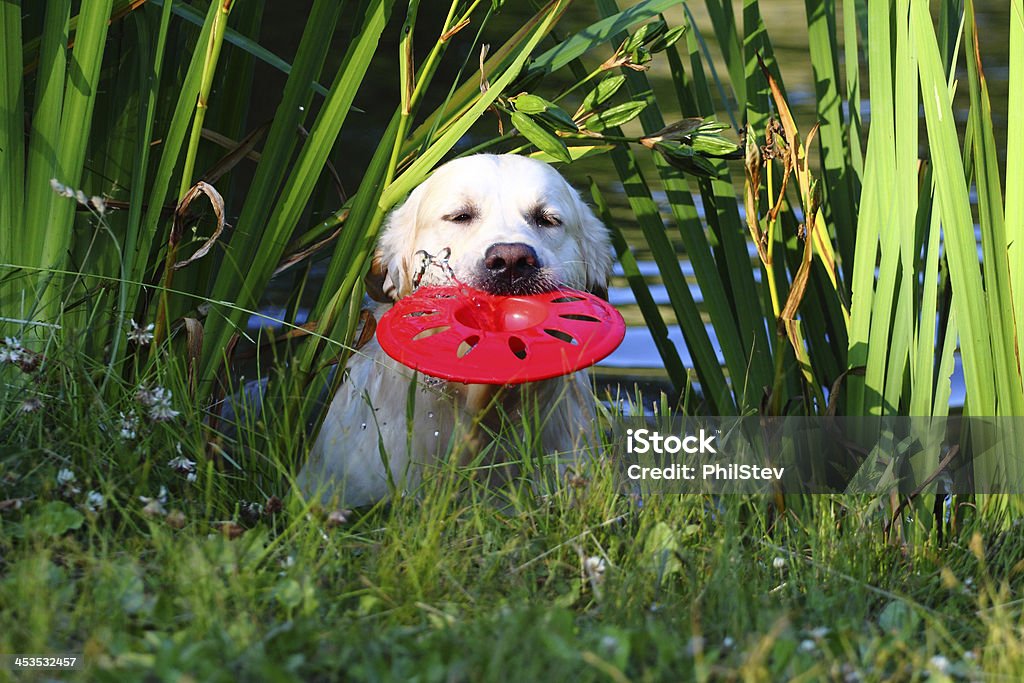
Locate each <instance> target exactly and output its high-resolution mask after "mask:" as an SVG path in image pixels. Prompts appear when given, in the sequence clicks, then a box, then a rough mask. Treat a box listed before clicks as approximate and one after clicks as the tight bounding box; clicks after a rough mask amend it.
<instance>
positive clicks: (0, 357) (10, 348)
mask: <svg viewBox="0 0 1024 683" xmlns="http://www.w3.org/2000/svg"><path fill="white" fill-rule="evenodd" d="M22 350H23V349H22V347H21V342H20V341H19V340H18V339H17V338H15V337H4V345H3V348H0V363H17V362H19V361H21V352H22Z"/></svg>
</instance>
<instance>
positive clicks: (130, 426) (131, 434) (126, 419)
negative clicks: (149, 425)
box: [118, 410, 139, 441]
mask: <svg viewBox="0 0 1024 683" xmlns="http://www.w3.org/2000/svg"><path fill="white" fill-rule="evenodd" d="M118 414H119V415H120V416H121V438H122V439H124V440H125V441H131V440H132V439H134V438H135V437H136V431H137V430H138V428H139V416H138V415H136V414H135V411H134V410H130V411H128V414H127V415H125V414H124V413H118Z"/></svg>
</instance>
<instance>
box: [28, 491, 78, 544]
mask: <svg viewBox="0 0 1024 683" xmlns="http://www.w3.org/2000/svg"><path fill="white" fill-rule="evenodd" d="M84 521H85V517H84V516H83V515H82V513H81V512H79V511H78V510H76V509H75V508H73V507H71V506H70V505H68V504H67V503H62V502H61V501H59V500H53V501H50V502H49V503H47V504H46V505H44V506H43V507H41V508H40V509H39V511H38V512H37V513H35V514H34V515H32V526H33V528H34V529H35V530H36V531H37V532H39V533H41V534H43V535H45V536H53V537H55V536H63V535H64V534H66V533H67V532H69V531H72V530H73V529H77V528H79V527H80V526H82V522H84Z"/></svg>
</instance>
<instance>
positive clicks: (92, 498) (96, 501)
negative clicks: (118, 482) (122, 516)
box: [85, 491, 107, 512]
mask: <svg viewBox="0 0 1024 683" xmlns="http://www.w3.org/2000/svg"><path fill="white" fill-rule="evenodd" d="M105 507H107V499H106V498H104V497H103V494H102V493H100V492H99V491H89V494H88V495H87V496H86V497H85V509H86V510H88V511H89V512H98V511H99V510H102V509H103V508H105Z"/></svg>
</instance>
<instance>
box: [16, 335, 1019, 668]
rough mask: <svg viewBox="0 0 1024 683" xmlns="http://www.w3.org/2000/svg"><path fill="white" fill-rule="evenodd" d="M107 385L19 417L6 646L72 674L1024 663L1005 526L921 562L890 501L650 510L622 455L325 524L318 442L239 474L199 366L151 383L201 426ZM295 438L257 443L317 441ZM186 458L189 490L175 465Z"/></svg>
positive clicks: (50, 375) (39, 374)
mask: <svg viewBox="0 0 1024 683" xmlns="http://www.w3.org/2000/svg"><path fill="white" fill-rule="evenodd" d="M57 359H60V360H57ZM100 369H101V368H100V367H97V366H94V365H90V362H89V360H88V359H87V358H84V357H80V356H75V355H74V352H73V351H69V350H64V349H59V350H56V351H55V353H54V359H52V360H50V361H49V363H48V364H47V365H46V366H44V368H43V369H42V370H36V371H35V373H34V375H33V381H34V387H33V394H34V396H35V398H37V399H38V400H39V401H40V402H41V404H42V405H41V406H39V408H38V409H36V410H33V411H30V412H26V411H25V410H24V409H23V408H24V406H22V405H21V404H19V403H16V402H12V401H9V402H6V403H4V404H3V405H2V406H0V430H2V431H3V433H4V434H5V439H4V443H5V446H4V447H3V449H2V451H0V652H4V653H50V654H53V653H64V652H69V653H78V654H81V655H82V656H83V661H84V663H85V668H84V669H82V670H80V671H76V672H74V673H73V674H71V675H69V677H68V678H69V680H111V681H113V680H118V681H120V680H182V679H181V678H180V677H181V676H189V677H191V679H192V680H204V681H206V680H209V681H215V680H225V681H228V680H290V679H295V678H297V677H298V678H302V679H304V680H329V679H331V678H332V677H336V676H338V675H342V674H343V675H344V676H345V677H347V678H349V679H351V680H396V681H398V680H402V681H404V680H421V681H433V680H438V681H443V680H455V681H460V680H465V681H474V680H509V681H523V680H552V679H556V678H558V677H564V676H573V677H574V678H575V679H579V680H595V681H605V680H618V681H621V680H638V681H643V680H652V681H657V680H722V679H733V678H735V679H742V680H765V681H773V680H781V679H788V678H803V679H804V680H821V679H833V680H922V679H923V677H924V676H925V672H930V673H931V678H930V680H949V679H948V678H943V677H942V675H941V674H942V673H943V672H944V673H945V674H946V675H948V676H951V677H952V679H953V680H977V679H979V678H980V677H982V676H983V674H984V675H987V674H997V673H1001V674H1005V675H1014V674H1016V673H1019V672H1020V671H1021V670H1022V667H1024V647H1022V646H1021V641H1020V639H1019V635H1018V634H1019V627H1020V623H1021V619H1022V618H1024V613H1022V610H1021V603H1020V600H1019V595H1020V591H1021V590H1022V589H1024V576H1022V569H1024V567H1022V566H1021V564H1020V557H1021V554H1022V551H1024V547H1022V543H1021V539H1020V534H1019V530H1017V529H1016V528H1015V529H1011V530H1005V529H1003V528H1001V527H1000V526H999V525H996V524H992V523H987V522H986V521H985V520H986V518H985V517H984V516H971V515H967V519H966V520H965V521H964V523H963V524H964V526H962V527H961V528H959V529H958V530H957V533H956V534H955V535H954V536H952V537H951V538H950V537H948V536H947V538H946V540H944V541H940V540H939V539H938V538H937V537H936V536H935V535H934V530H933V531H932V532H931V534H932V535H931V536H928V531H927V530H923V536H921V537H919V540H918V542H917V543H915V544H913V545H904V544H902V543H898V542H894V541H887V540H886V539H885V538H884V537H883V536H882V534H881V533H879V529H880V528H881V525H882V522H883V520H884V519H885V518H886V516H887V514H888V513H887V512H885V507H884V506H881V505H880V504H879V501H877V500H870V499H867V498H857V497H828V496H814V497H811V498H809V499H805V500H803V501H801V502H800V503H799V504H798V505H796V506H795V507H793V508H791V509H789V510H787V511H785V512H783V513H781V514H780V513H779V512H778V508H777V507H776V506H775V505H773V504H772V502H771V501H770V500H768V499H765V498H759V497H739V496H727V497H721V498H712V497H707V496H673V495H662V496H657V495H654V496H651V497H649V498H646V499H644V500H642V501H640V500H637V499H636V498H634V497H632V496H630V495H626V494H623V493H621V492H619V491H618V490H617V488H616V482H615V478H614V476H613V470H612V465H611V463H610V462H609V461H608V460H607V459H600V460H598V461H595V463H594V464H592V465H591V466H590V467H588V468H586V469H585V470H582V471H580V472H578V473H575V474H574V475H571V476H568V477H567V478H566V480H565V481H564V482H562V484H560V485H559V486H558V487H557V489H556V490H554V491H552V492H549V493H548V494H546V495H538V494H536V493H535V492H534V489H533V488H532V487H531V486H530V485H529V484H528V482H527V481H525V480H524V481H518V482H516V484H514V485H513V487H512V488H511V489H510V491H509V492H508V494H507V497H506V498H505V499H504V500H503V501H502V502H498V501H497V500H496V499H495V497H494V495H493V492H491V491H488V490H486V489H485V488H484V487H482V486H481V485H480V484H479V483H477V481H476V480H475V479H474V478H473V477H472V476H471V473H472V472H474V471H475V470H474V468H469V469H459V468H456V467H454V466H442V467H441V468H439V469H438V470H436V471H429V472H428V473H427V475H426V480H425V481H424V483H423V485H422V488H421V489H420V490H419V491H417V492H415V493H414V494H412V495H407V496H404V497H399V498H398V499H396V500H395V501H394V502H393V503H392V504H390V505H380V506H378V507H376V508H373V509H365V510H358V511H355V512H352V511H338V510H332V509H321V508H319V507H318V506H315V505H304V504H303V502H302V500H301V499H300V498H299V497H298V496H297V495H295V494H294V493H291V491H290V486H289V483H288V482H289V481H290V480H291V479H290V473H291V472H293V471H294V470H293V469H292V468H293V467H294V451H295V449H296V448H297V445H298V441H299V439H298V437H297V436H291V437H289V438H284V439H278V440H275V441H271V442H269V443H267V444H263V445H262V446H261V445H259V444H252V447H253V449H245V448H241V447H239V446H238V445H236V444H233V443H232V442H231V441H228V440H223V441H220V442H219V443H220V444H221V445H222V446H224V447H226V448H227V449H228V451H229V452H232V453H233V454H234V455H233V456H232V457H231V458H226V457H218V456H217V453H216V451H214V450H211V447H210V446H209V445H208V444H207V443H206V439H205V438H204V436H203V429H202V426H201V421H202V420H203V415H202V413H201V412H200V411H199V410H197V409H196V408H195V407H194V406H193V405H191V404H190V403H189V402H188V401H186V400H183V399H182V398H180V397H181V396H184V393H183V392H184V391H185V387H184V386H183V383H182V378H183V376H184V373H183V372H182V371H181V368H175V367H172V366H168V367H164V368H162V369H161V370H160V371H159V372H158V373H156V374H155V375H153V376H150V377H146V378H144V384H146V385H147V386H148V387H150V388H153V387H155V386H156V385H161V386H165V387H167V388H168V389H170V390H171V392H172V394H173V398H172V400H171V405H172V407H173V409H174V410H177V411H180V415H178V416H176V417H173V418H172V419H170V420H166V421H154V420H152V419H150V418H148V417H147V409H146V408H145V407H144V406H143V405H141V404H140V403H139V399H138V397H137V392H136V387H134V386H131V385H118V386H117V387H116V388H115V390H114V391H113V392H112V395H113V396H115V398H114V399H113V400H109V399H105V398H102V397H101V396H100V394H99V392H98V387H97V386H96V385H95V383H94V382H95V380H94V377H95V372H96V371H97V370H100ZM0 372H3V373H4V374H3V375H2V379H3V380H4V381H10V379H11V375H12V374H14V373H21V370H20V369H19V368H17V367H16V366H14V365H11V364H6V365H4V366H0ZM131 410H135V411H136V413H137V414H138V415H139V416H140V420H139V423H138V426H137V428H136V429H135V435H134V437H133V438H124V437H123V435H122V434H121V433H120V429H121V414H122V413H128V412H129V411H131ZM287 423H288V420H287V419H285V418H283V417H281V416H276V415H268V416H266V417H265V418H262V421H261V422H260V423H258V424H256V425H254V427H255V429H257V430H260V429H276V430H284V433H285V434H293V435H294V433H295V430H294V429H291V430H288V424H287ZM243 434H244V432H243ZM257 448H259V450H256V449H257ZM179 456H184V457H186V458H188V459H190V460H192V461H194V462H195V463H196V466H195V470H194V474H195V477H194V480H192V481H190V480H189V477H188V476H187V474H186V473H185V472H184V471H182V470H180V469H178V470H176V469H175V468H174V467H172V465H171V464H169V463H170V461H172V460H173V459H175V458H178V457H179ZM523 457H524V458H526V462H528V463H530V465H529V467H525V468H524V469H527V470H528V471H533V472H534V473H535V474H536V475H540V474H542V473H544V472H548V473H549V474H550V467H551V466H550V464H544V463H538V462H536V461H534V460H532V459H531V458H532V457H533V456H531V455H530V454H529V453H524V454H523ZM531 468H532V469H531ZM545 468H548V469H545ZM61 470H69V471H70V472H73V473H74V480H73V481H71V482H65V483H60V482H59V480H58V475H59V473H60V472H61ZM161 489H163V490H164V493H163V496H164V497H163V499H162V500H158V502H157V503H154V502H153V499H160V496H161ZM94 492H95V493H97V494H99V495H101V496H102V497H103V503H102V506H97V505H95V504H94V507H96V508H97V509H95V510H90V506H89V496H90V494H92V493H94ZM143 498H145V499H146V500H143ZM794 502H795V500H794ZM339 513H340V514H342V515H343V517H344V521H342V520H341V519H340V518H339ZM903 521H904V524H906V525H908V526H914V522H913V520H912V518H911V517H910V516H909V513H908V516H906V517H905V518H904V520H903ZM943 658H944V659H943ZM7 676H10V673H9V672H0V679H2V677H7ZM857 676H859V678H857Z"/></svg>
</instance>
